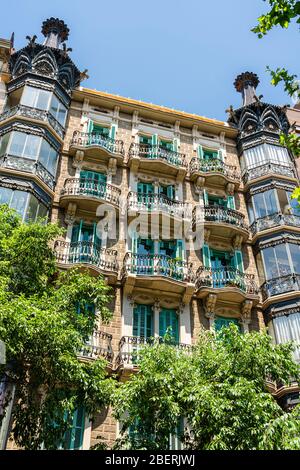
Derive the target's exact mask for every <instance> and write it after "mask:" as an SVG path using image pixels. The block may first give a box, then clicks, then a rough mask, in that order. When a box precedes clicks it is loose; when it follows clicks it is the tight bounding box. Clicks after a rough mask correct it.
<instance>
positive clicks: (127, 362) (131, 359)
mask: <svg viewBox="0 0 300 470" xmlns="http://www.w3.org/2000/svg"><path fill="white" fill-rule="evenodd" d="M155 341H160V342H163V341H164V340H163V338H143V337H142V336H123V337H122V338H121V340H120V342H119V354H118V356H117V358H116V366H117V368H125V369H126V367H127V368H129V369H132V368H134V367H135V368H137V367H138V360H139V356H138V351H139V350H141V349H142V348H143V347H145V346H147V345H149V346H151V345H152V344H153V343H154V342H155ZM170 344H172V343H170ZM173 346H174V347H175V348H177V349H178V350H180V351H186V352H187V353H189V352H190V351H192V348H193V346H192V345H190V344H183V343H174V344H173Z"/></svg>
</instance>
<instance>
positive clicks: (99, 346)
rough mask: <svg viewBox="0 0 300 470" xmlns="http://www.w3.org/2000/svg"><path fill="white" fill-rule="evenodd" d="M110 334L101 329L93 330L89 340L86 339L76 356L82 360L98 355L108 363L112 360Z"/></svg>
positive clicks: (93, 358) (96, 357)
mask: <svg viewBox="0 0 300 470" xmlns="http://www.w3.org/2000/svg"><path fill="white" fill-rule="evenodd" d="M111 342H112V335H109V334H108V333H104V332H103V331H95V332H94V334H93V335H92V337H91V338H90V340H89V341H87V342H86V343H85V344H84V345H83V347H82V348H81V349H80V351H79V352H78V356H79V357H80V358H81V359H84V360H96V359H99V358H100V357H103V358H104V359H106V360H107V361H108V362H109V363H112V360H113V356H114V355H113V350H112V344H111Z"/></svg>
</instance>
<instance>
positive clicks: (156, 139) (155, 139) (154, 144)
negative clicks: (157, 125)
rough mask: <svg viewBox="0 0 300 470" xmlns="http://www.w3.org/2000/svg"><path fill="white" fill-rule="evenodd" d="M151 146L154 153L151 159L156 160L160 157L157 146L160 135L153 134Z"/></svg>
mask: <svg viewBox="0 0 300 470" xmlns="http://www.w3.org/2000/svg"><path fill="white" fill-rule="evenodd" d="M151 145H152V147H153V148H152V151H151V155H150V156H151V157H152V158H155V157H156V156H157V155H158V148H157V145H158V135H157V134H153V135H152V137H151Z"/></svg>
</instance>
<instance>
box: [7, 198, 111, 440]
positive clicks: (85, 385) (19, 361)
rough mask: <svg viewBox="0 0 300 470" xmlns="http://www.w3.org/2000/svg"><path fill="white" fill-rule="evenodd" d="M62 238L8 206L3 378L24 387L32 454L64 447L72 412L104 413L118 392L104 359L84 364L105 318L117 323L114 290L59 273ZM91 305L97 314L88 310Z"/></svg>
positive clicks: (21, 401)
mask: <svg viewBox="0 0 300 470" xmlns="http://www.w3.org/2000/svg"><path fill="white" fill-rule="evenodd" d="M62 233H63V231H62V229H61V228H59V227H58V226H57V225H55V224H45V223H43V222H42V221H41V222H38V223H32V224H23V223H21V222H20V219H19V217H18V216H17V215H16V214H15V213H14V211H12V210H10V209H8V207H7V206H0V338H1V339H2V340H3V341H4V342H5V344H6V353H7V365H6V366H0V377H3V376H4V375H6V376H7V377H8V378H9V380H10V381H12V382H13V383H15V384H16V395H15V404H14V407H13V413H12V418H13V427H12V434H13V437H14V439H15V441H16V443H17V444H18V445H19V446H21V447H23V448H25V449H38V448H40V446H41V445H42V444H44V446H45V448H47V449H53V448H57V445H58V443H59V442H61V440H62V437H63V435H64V433H65V432H66V431H67V430H68V429H69V428H70V418H71V414H72V412H73V411H74V410H75V409H76V408H77V407H78V406H81V405H83V406H84V408H85V411H86V412H87V413H90V414H92V413H94V412H96V411H99V410H100V409H101V408H102V407H103V406H106V405H108V404H109V403H110V396H111V394H112V391H113V387H114V382H113V380H112V379H111V378H109V377H108V376H107V373H106V362H105V361H104V360H102V359H99V360H96V361H93V362H89V363H84V362H82V361H80V360H79V359H78V357H77V353H78V350H80V348H81V347H82V346H83V344H84V342H85V341H86V340H88V338H89V336H90V335H91V334H92V332H93V330H94V328H95V327H96V323H97V321H98V320H99V318H101V320H102V321H103V322H105V321H107V320H109V319H110V317H111V313H110V311H109V309H108V308H107V305H108V302H109V300H110V293H109V288H108V287H107V285H106V284H105V282H104V280H103V279H102V278H101V277H92V276H90V275H89V274H88V272H79V271H77V270H68V271H66V272H62V271H58V270H57V266H56V260H55V255H54V252H53V249H52V248H51V246H53V241H54V240H55V238H57V237H58V236H60V235H61V234H62ZM91 303H93V304H94V305H95V307H96V309H97V312H98V313H97V314H93V313H91V312H90V310H89V309H87V308H86V306H87V305H88V304H91ZM0 420H1V417H0Z"/></svg>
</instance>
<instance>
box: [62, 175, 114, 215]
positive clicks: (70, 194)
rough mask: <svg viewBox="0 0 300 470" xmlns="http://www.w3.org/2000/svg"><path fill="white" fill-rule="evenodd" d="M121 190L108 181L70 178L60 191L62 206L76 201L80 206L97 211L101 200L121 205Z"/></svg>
mask: <svg viewBox="0 0 300 470" xmlns="http://www.w3.org/2000/svg"><path fill="white" fill-rule="evenodd" d="M120 194H121V190H120V189H119V188H117V187H116V186H113V185H111V184H107V183H95V180H93V179H90V180H89V179H80V178H68V179H66V181H65V184H64V187H63V189H62V190H61V193H60V200H61V206H62V207H65V206H67V205H68V203H69V202H71V201H74V202H76V203H77V205H78V207H79V208H80V209H83V210H87V211H90V212H96V210H97V207H98V205H99V203H100V202H103V203H109V204H112V205H114V206H116V207H119V198H120Z"/></svg>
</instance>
